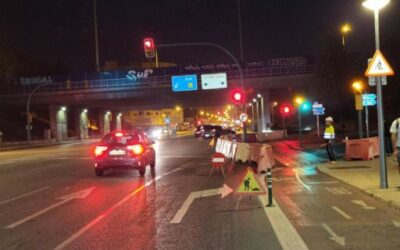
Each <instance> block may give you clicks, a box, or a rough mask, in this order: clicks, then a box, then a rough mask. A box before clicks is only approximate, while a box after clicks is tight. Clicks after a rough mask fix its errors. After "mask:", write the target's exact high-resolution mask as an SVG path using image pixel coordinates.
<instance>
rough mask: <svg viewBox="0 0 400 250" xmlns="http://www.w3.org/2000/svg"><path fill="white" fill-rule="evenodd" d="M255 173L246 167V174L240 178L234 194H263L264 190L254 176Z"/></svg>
mask: <svg viewBox="0 0 400 250" xmlns="http://www.w3.org/2000/svg"><path fill="white" fill-rule="evenodd" d="M255 174H256V173H255V172H254V171H253V169H252V168H250V167H248V168H247V169H246V172H245V173H244V175H243V176H242V178H240V182H239V185H238V187H237V188H236V194H241V195H261V194H265V193H266V192H265V190H264V187H263V185H262V184H261V182H260V181H259V180H258V179H257V177H256V176H255Z"/></svg>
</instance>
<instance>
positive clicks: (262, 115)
mask: <svg viewBox="0 0 400 250" xmlns="http://www.w3.org/2000/svg"><path fill="white" fill-rule="evenodd" d="M257 97H258V98H260V102H261V132H264V131H265V114H264V97H263V96H262V95H261V94H257Z"/></svg>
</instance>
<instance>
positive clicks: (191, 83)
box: [171, 75, 198, 92]
mask: <svg viewBox="0 0 400 250" xmlns="http://www.w3.org/2000/svg"><path fill="white" fill-rule="evenodd" d="M171 82H172V91H174V92H183V91H196V90H197V88H198V87H197V76H196V75H183V76H172V77H171Z"/></svg>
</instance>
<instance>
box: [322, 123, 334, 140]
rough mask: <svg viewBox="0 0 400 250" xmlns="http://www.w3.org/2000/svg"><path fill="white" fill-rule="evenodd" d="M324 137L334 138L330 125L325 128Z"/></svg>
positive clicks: (332, 128)
mask: <svg viewBox="0 0 400 250" xmlns="http://www.w3.org/2000/svg"><path fill="white" fill-rule="evenodd" d="M324 139H327V140H329V139H335V128H334V127H333V126H332V125H330V126H328V127H326V128H325V133H324Z"/></svg>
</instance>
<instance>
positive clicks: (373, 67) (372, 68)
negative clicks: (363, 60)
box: [365, 50, 394, 76]
mask: <svg viewBox="0 0 400 250" xmlns="http://www.w3.org/2000/svg"><path fill="white" fill-rule="evenodd" d="M392 75H394V72H393V69H392V67H391V66H390V64H389V63H388V62H387V60H386V59H385V57H384V56H383V54H382V53H381V51H380V50H377V51H376V52H375V54H374V57H373V58H372V60H371V62H370V63H369V64H368V68H367V71H365V76H392Z"/></svg>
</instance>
